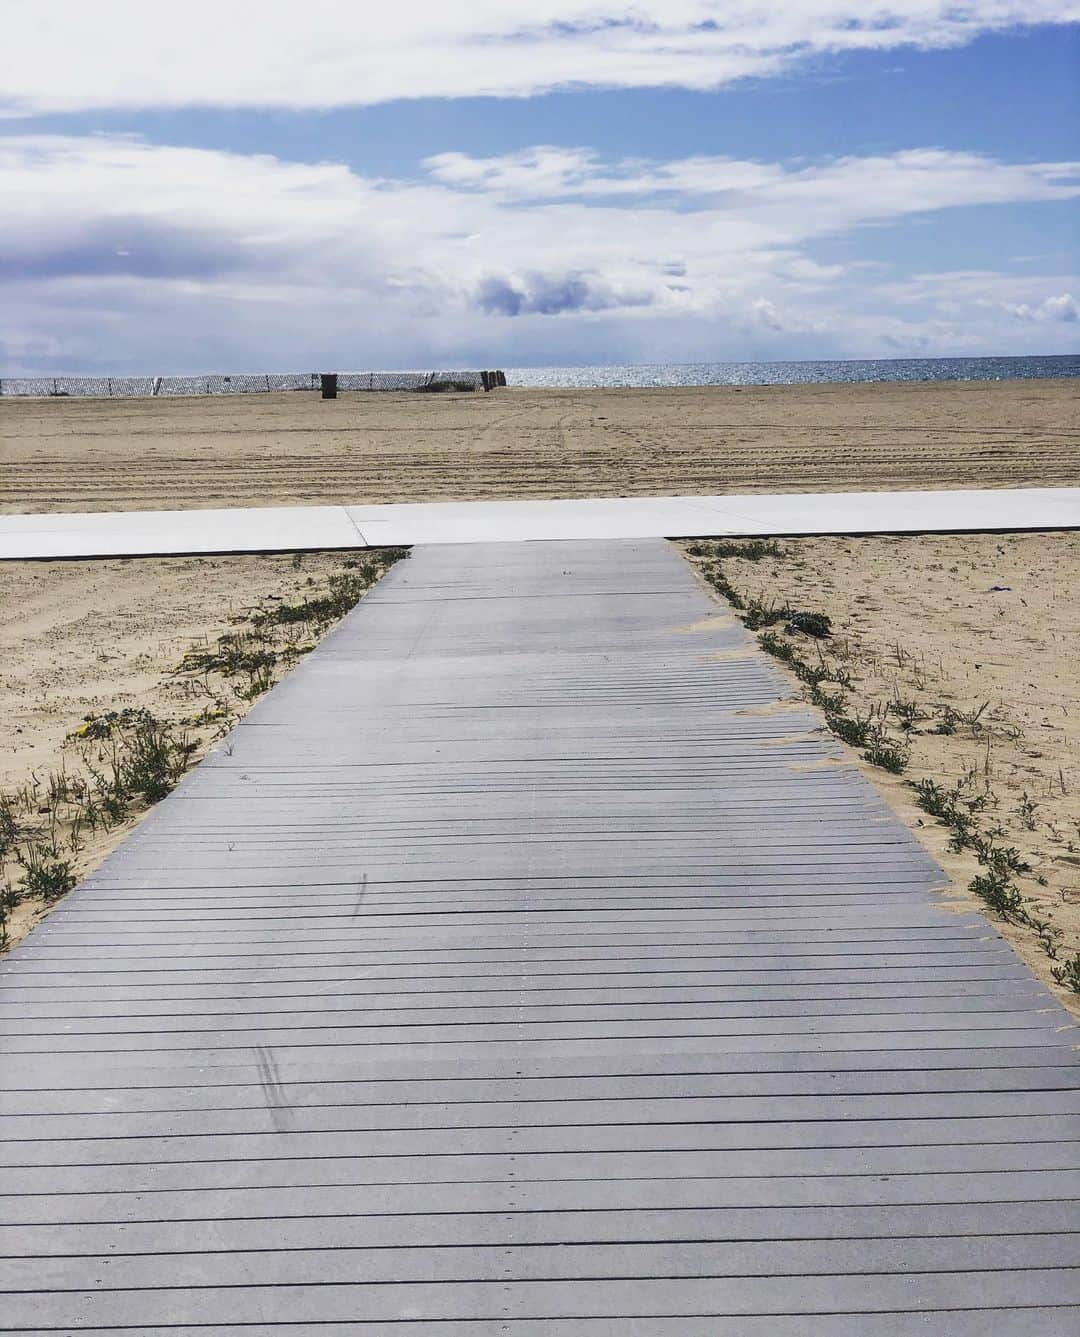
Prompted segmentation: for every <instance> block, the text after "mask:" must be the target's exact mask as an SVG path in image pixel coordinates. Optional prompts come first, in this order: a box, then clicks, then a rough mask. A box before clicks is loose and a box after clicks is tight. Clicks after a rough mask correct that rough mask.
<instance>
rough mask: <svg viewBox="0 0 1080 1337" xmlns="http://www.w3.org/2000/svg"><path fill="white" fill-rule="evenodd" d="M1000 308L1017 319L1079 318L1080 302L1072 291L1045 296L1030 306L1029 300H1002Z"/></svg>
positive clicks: (1070, 320)
mask: <svg viewBox="0 0 1080 1337" xmlns="http://www.w3.org/2000/svg"><path fill="white" fill-rule="evenodd" d="M1002 309H1003V310H1004V311H1007V312H1008V313H1009V315H1010V316H1015V317H1016V319H1017V320H1034V321H1040V320H1063V321H1067V322H1070V323H1071V322H1072V321H1075V320H1080V303H1077V301H1076V299H1075V298H1074V297H1073V295H1072V293H1069V292H1063V293H1058V294H1057V296H1055V297H1046V298H1044V299H1043V300H1042V301H1041V302H1038V303H1036V305H1034V306H1032V305H1031V304H1030V303H1029V302H1019V303H1015V302H1004V303H1002Z"/></svg>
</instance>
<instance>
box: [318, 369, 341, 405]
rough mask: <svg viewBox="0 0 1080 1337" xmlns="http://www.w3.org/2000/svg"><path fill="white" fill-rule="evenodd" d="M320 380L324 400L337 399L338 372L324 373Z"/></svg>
mask: <svg viewBox="0 0 1080 1337" xmlns="http://www.w3.org/2000/svg"><path fill="white" fill-rule="evenodd" d="M319 379H320V381H321V382H322V397H323V399H337V372H336V371H324V372H323V373H322V375H321V376H320V377H319Z"/></svg>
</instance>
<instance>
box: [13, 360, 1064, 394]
mask: <svg viewBox="0 0 1080 1337" xmlns="http://www.w3.org/2000/svg"><path fill="white" fill-rule="evenodd" d="M502 370H503V371H504V373H505V375H506V380H507V385H508V387H509V388H511V389H553V390H554V389H562V390H575V389H576V390H590V389H613V390H614V389H665V388H667V389H671V388H679V387H686V388H690V387H694V386H702V387H706V386H750V385H848V384H865V383H873V382H881V383H890V382H891V383H900V382H919V381H1012V380H1016V381H1020V380H1057V379H1077V378H1080V354H1076V353H1049V354H1040V355H1038V356H1034V357H952V358H946V357H937V358H803V359H789V360H775V361H756V362H640V363H594V364H582V365H572V364H571V365H563V366H532V367H504V368H503V369H502ZM336 374H337V376H338V382H339V388H340V389H341V390H343V391H366V390H393V389H414V388H416V387H415V385H413V384H411V382H412V381H415V380H416V379H417V378H420V377H434V378H435V379H436V380H438V379H441V378H450V379H452V378H453V377H455V376H461V377H474V378H477V382H478V378H479V375H480V373H479V372H478V371H465V370H463V369H458V370H447V369H439V370H431V369H430V368H408V369H406V368H401V367H398V368H364V369H362V370H352V371H339V372H338V373H336ZM318 377H319V373H318V372H273V371H271V372H267V371H248V372H237V371H233V372H198V373H166V374H164V375H161V374H147V373H133V372H125V373H118V374H112V375H110V374H100V373H98V374H94V373H90V374H86V373H63V372H57V373H49V374H47V375H43V374H41V373H38V374H35V375H10V376H9V375H0V397H4V398H24V397H43V398H51V397H54V396H60V397H73V398H83V397H85V398H90V397H98V396H104V397H112V398H121V399H122V398H141V397H144V396H147V395H154V394H162V395H164V396H166V397H169V396H176V395H180V396H183V395H200V394H239V393H258V392H264V393H265V392H267V391H269V392H274V391H287V390H307V389H314V388H316V387H317V384H318ZM395 377H401V378H402V384H401V385H400V386H395V385H394V384H393V380H394V378H395ZM365 379H367V380H368V381H369V383H368V384H367V385H364V384H363V381H364V380H365ZM379 380H382V381H384V382H385V383H384V384H382V385H376V384H374V382H375V381H379ZM350 382H351V384H350Z"/></svg>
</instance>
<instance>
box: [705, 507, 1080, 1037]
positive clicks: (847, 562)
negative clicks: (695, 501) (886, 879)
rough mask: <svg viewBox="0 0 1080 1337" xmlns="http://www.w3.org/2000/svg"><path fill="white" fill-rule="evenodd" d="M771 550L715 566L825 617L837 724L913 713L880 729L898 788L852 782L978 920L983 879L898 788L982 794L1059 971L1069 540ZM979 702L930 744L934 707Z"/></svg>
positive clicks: (819, 542)
mask: <svg viewBox="0 0 1080 1337" xmlns="http://www.w3.org/2000/svg"><path fill="white" fill-rule="evenodd" d="M680 546H681V547H683V548H685V547H686V546H687V545H680ZM781 546H782V548H783V551H784V553H785V556H784V557H783V558H782V559H778V558H766V559H764V560H762V561H758V562H748V561H744V560H740V559H730V558H729V559H726V560H724V561H723V562H722V563H721V565H722V567H723V570H724V572H725V574H726V575H727V576H728V579H729V580H730V581H731V582H732V584H733V585H734V586H735V588H736V589H737V590H739V591H740V592H745V594H749V595H751V596H753V595H757V596H760V597H762V598H763V601H764V602H766V603H773V602H774V603H776V604H777V605H778V606H779V605H785V604H786V605H789V606H791V607H794V608H800V609H806V610H812V611H818V612H824V613H828V614H829V615H830V617H831V618H832V620H833V628H834V636H833V638H832V642H831V644H829V648H828V651H827V654H828V655H829V657H830V658H835V659H836V660H837V661H838V662H839V663H840V664H841V665H842V666H843V667H846V668H848V669H849V670H850V671H851V673H852V674H853V676H854V679H855V685H854V690H853V691H852V692H851V694H850V697H851V699H850V705H849V708H848V713H849V714H855V713H859V714H862V715H866V714H868V713H869V712H871V711H874V712H875V713H878V714H880V713H881V712H882V711H887V706H888V703H889V702H890V701H903V702H914V703H915V704H916V706H917V707H918V712H919V716H920V718H919V719H917V721H916V724H915V727H914V729H912V730H910V731H907V732H905V731H903V730H901V729H900V728H899V722H898V719H897V716H896V714H895V713H891V712H890V713H886V715H885V718H886V719H887V720H888V721H889V724H890V728H891V731H892V732H893V733H894V734H895V735H896V737H897V739H898V740H899V739H904V738H906V739H907V741H908V742H909V743H910V748H911V760H910V764H909V767H908V770H907V771H906V772H905V774H904V775H903V776H902V777H900V776H892V775H890V774H889V773H888V772H886V771H883V770H881V769H879V768H877V767H872V766H869V765H865V764H863V769H864V770H865V772H866V774H867V775H868V776H869V777H870V778H871V780H872V781H873V783H874V784H875V786H876V787H877V788H878V789H879V790H880V791H881V792H882V793H883V794H884V795H885V797H886V798H887V800H888V801H889V803H890V804H891V805H892V807H893V808H894V810H895V811H898V812H899V813H900V814H901V815H902V816H903V817H904V818H905V819H906V820H907V822H908V823H909V825H911V827H912V828H913V830H914V831H915V832H916V834H917V835H918V836H919V838H920V840H922V842H923V843H924V845H925V846H926V847H927V848H928V849H929V850H930V852H931V853H932V854H933V855H934V857H935V858H936V859H937V860H938V861H939V862H940V863H941V865H942V866H943V868H944V869H945V870H946V872H947V873H948V874H949V876H950V878H951V880H952V884H953V885H952V891H953V892H954V893H955V895H956V896H957V897H959V898H960V903H961V904H962V905H963V906H964V908H969V907H975V908H979V909H981V908H982V906H981V905H980V903H979V902H977V901H976V900H975V898H974V897H972V896H971V895H970V893H969V892H967V891H966V888H967V885H968V883H969V882H970V881H971V879H972V878H973V877H974V876H975V875H976V874H977V873H979V872H982V871H983V870H982V869H981V868H980V867H979V865H978V864H977V863H976V861H975V859H974V857H973V855H971V854H970V852H965V853H963V854H956V853H954V852H952V851H950V850H949V848H948V843H949V832H948V831H947V829H946V828H945V827H943V826H941V825H939V824H938V823H936V822H935V821H934V819H933V818H931V817H929V816H927V814H925V813H923V812H921V811H920V810H919V809H918V807H917V806H916V804H915V802H914V797H915V796H914V793H913V791H912V789H911V786H910V783H908V782H909V781H912V780H919V779H923V778H927V777H928V778H930V779H933V780H935V781H937V782H938V783H940V784H942V785H944V786H946V787H951V786H953V785H955V784H956V783H958V782H966V785H965V792H966V793H969V794H971V795H972V796H980V795H985V796H986V800H987V806H986V807H985V809H984V810H983V811H982V813H981V814H980V815H979V820H980V823H981V825H982V826H983V827H984V828H996V829H997V830H998V831H999V832H1000V834H999V835H998V837H997V839H998V843H999V844H1002V845H1006V846H1010V845H1011V846H1014V847H1015V848H1016V849H1018V850H1019V851H1020V853H1021V855H1022V856H1023V858H1024V859H1025V860H1026V861H1027V862H1029V863H1030V864H1031V871H1030V873H1027V874H1024V875H1021V876H1020V877H1018V879H1017V882H1018V885H1019V886H1020V888H1021V890H1022V892H1023V894H1024V895H1025V896H1026V897H1029V898H1030V900H1031V905H1030V906H1029V909H1030V912H1031V913H1032V914H1033V915H1034V916H1036V917H1038V918H1043V919H1048V920H1051V921H1052V922H1053V923H1054V924H1055V925H1056V926H1058V927H1059V928H1061V929H1062V930H1063V932H1064V935H1065V936H1064V938H1063V939H1062V943H1061V947H1060V949H1059V954H1060V957H1061V958H1062V959H1063V958H1064V957H1065V956H1066V955H1072V954H1075V953H1076V952H1078V951H1080V578H1078V577H1080V534H1061V533H1058V534H1023V535H1007V534H965V535H939V536H934V535H928V536H919V537H905V538H828V539H791V540H784V542H783V543H782V545H781ZM995 586H1005V587H1007V588H1004V589H994V588H993V587H995ZM800 639H801V641H802V644H801V645H800V653H801V654H802V656H803V658H808V659H810V660H816V643H814V642H812V641H810V640H809V639H808V638H800ZM792 683H793V686H795V687H797V685H798V684H797V681H796V679H794V677H793V678H792ZM984 702H985V703H986V705H985V709H984V710H983V712H982V714H981V716H979V719H978V721H977V723H976V724H975V726H974V727H970V726H964V725H959V726H957V729H956V732H955V733H953V734H937V733H933V732H931V730H932V729H933V728H934V727H935V725H936V723H937V722H938V721H939V720H940V719H941V716H942V713H943V710H944V708H945V707H946V706H949V707H952V709H953V710H955V711H957V712H960V713H963V714H965V715H970V713H971V712H973V711H977V710H978V708H979V707H980V706H982V705H983V703H984ZM850 755H851V756H852V757H857V756H858V755H859V754H858V753H857V752H855V751H852V752H851V753H850ZM860 764H862V763H860ZM990 918H991V920H992V922H993V923H994V925H995V927H996V928H998V929H1000V930H1001V932H1002V933H1003V936H1004V937H1005V938H1006V939H1007V940H1008V941H1009V942H1011V943H1012V945H1013V946H1014V947H1015V948H1016V950H1017V951H1018V952H1019V953H1020V955H1021V956H1022V957H1023V958H1024V959H1025V960H1026V961H1027V962H1028V963H1029V964H1030V965H1031V966H1032V967H1033V968H1034V969H1035V971H1036V972H1037V973H1038V975H1039V976H1040V977H1041V978H1042V979H1043V980H1045V981H1046V982H1047V984H1049V985H1050V986H1051V987H1052V988H1054V989H1055V991H1056V992H1057V994H1058V996H1059V997H1061V998H1062V1000H1063V1001H1066V1002H1068V1003H1069V1005H1070V1006H1071V1007H1073V1009H1074V1010H1075V1011H1077V1013H1078V1015H1080V999H1078V998H1077V997H1076V995H1066V993H1065V991H1063V990H1062V989H1060V988H1058V987H1057V986H1056V985H1055V984H1054V983H1053V981H1052V979H1051V977H1050V964H1051V963H1050V961H1049V959H1048V958H1047V956H1046V954H1045V953H1044V952H1043V951H1042V950H1041V949H1040V948H1039V946H1038V943H1037V940H1036V938H1035V935H1034V934H1033V933H1032V931H1031V930H1030V929H1025V928H1014V927H1011V926H1007V925H1002V924H1001V922H1000V921H999V920H997V919H996V918H995V917H994V916H990Z"/></svg>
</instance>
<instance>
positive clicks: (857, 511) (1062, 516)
mask: <svg viewBox="0 0 1080 1337" xmlns="http://www.w3.org/2000/svg"><path fill="white" fill-rule="evenodd" d="M1077 528H1080V488H1008V489H1006V488H995V489H983V490H972V491H938V492H814V493H786V494H775V493H773V494H770V493H765V492H757V493H747V494H744V495H742V496H735V495H732V496H718V497H601V498H589V499H584V500H573V501H483V502H427V503H420V504H410V505H404V504H401V505H384V506H267V507H246V508H236V509H227V510H213V511H192V510H186V511H102V512H97V513H93V514H78V513H73V514H45V515H5V516H0V560H2V559H7V560H12V559H16V558H56V557H126V556H152V555H155V554H165V553H175V554H189V553H190V554H194V553H224V552H268V551H279V552H283V551H284V552H293V551H297V550H302V549H320V548H363V547H380V546H385V545H397V544H418V543H507V542H524V541H529V540H532V541H536V540H564V541H565V540H572V539H625V538H685V537H688V536H692V535H697V534H702V535H706V534H708V535H739V536H742V535H754V534H763V535H778V536H779V535H796V534H912V533H956V532H962V531H965V530H968V531H974V530H995V529H1000V530H1022V529H1077Z"/></svg>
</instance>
